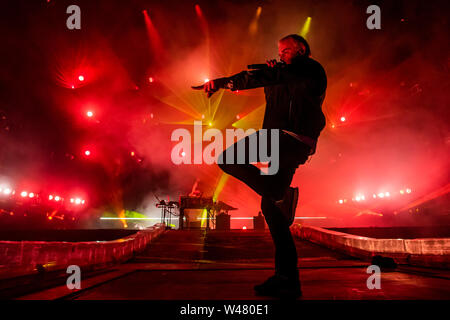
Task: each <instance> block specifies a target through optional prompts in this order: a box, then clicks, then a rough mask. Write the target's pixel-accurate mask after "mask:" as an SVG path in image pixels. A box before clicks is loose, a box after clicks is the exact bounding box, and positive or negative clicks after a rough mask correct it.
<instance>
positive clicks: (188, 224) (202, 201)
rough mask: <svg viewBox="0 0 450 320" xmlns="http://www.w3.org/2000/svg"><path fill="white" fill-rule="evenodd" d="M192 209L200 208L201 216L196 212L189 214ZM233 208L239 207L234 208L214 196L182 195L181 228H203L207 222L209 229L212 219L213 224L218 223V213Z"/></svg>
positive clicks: (207, 228)
mask: <svg viewBox="0 0 450 320" xmlns="http://www.w3.org/2000/svg"><path fill="white" fill-rule="evenodd" d="M192 209H197V210H199V209H200V210H201V212H200V217H198V216H197V217H195V214H193V215H190V214H187V213H188V211H189V210H192ZM231 210H237V208H233V207H232V206H230V205H228V204H226V203H224V202H222V201H214V200H213V198H212V197H189V196H181V197H180V223H179V228H180V229H184V228H203V226H204V225H205V224H206V226H205V227H206V230H209V229H210V228H211V227H210V221H211V223H212V224H213V226H214V225H215V224H216V213H218V212H224V213H225V214H227V213H228V211H231ZM192 220H194V221H192ZM205 220H206V221H205Z"/></svg>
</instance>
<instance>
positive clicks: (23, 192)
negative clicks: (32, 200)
mask: <svg viewBox="0 0 450 320" xmlns="http://www.w3.org/2000/svg"><path fill="white" fill-rule="evenodd" d="M20 196H21V197H23V198H25V197H26V196H28V192H26V191H22V193H21V194H20Z"/></svg>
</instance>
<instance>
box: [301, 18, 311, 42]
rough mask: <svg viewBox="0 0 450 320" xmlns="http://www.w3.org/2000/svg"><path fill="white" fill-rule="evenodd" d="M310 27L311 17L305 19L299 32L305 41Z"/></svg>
mask: <svg viewBox="0 0 450 320" xmlns="http://www.w3.org/2000/svg"><path fill="white" fill-rule="evenodd" d="M310 26H311V17H308V18H306V21H305V23H304V24H303V28H302V30H300V35H301V36H302V37H303V38H305V39H306V35H307V34H308V32H309V29H310Z"/></svg>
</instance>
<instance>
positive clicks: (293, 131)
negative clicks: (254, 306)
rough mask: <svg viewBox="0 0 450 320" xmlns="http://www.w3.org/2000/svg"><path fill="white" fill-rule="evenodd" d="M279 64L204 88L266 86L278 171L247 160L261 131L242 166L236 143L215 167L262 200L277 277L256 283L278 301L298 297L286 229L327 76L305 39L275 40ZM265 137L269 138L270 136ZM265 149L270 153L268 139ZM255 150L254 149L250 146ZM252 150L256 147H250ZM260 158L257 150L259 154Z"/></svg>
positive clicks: (266, 124) (321, 120) (312, 145)
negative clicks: (295, 178) (294, 180)
mask: <svg viewBox="0 0 450 320" xmlns="http://www.w3.org/2000/svg"><path fill="white" fill-rule="evenodd" d="M278 52H279V56H280V60H281V63H277V62H276V61H275V60H270V61H267V66H266V67H262V68H261V69H258V70H254V71H243V72H240V73H238V74H236V75H233V76H231V77H227V78H219V79H214V80H211V81H209V82H207V83H205V84H204V85H202V86H198V87H193V88H194V89H203V90H205V92H206V93H207V95H208V97H210V96H211V95H212V94H214V92H216V91H218V90H219V89H230V90H232V91H235V90H245V89H252V88H258V87H264V93H265V97H266V110H265V115H264V121H263V129H267V131H268V132H269V133H270V131H271V130H277V131H279V139H278V141H277V143H278V148H275V149H278V150H279V169H278V171H277V172H276V174H272V175H263V174H261V171H260V170H259V169H258V168H257V167H256V166H254V165H252V164H251V163H250V161H249V157H248V155H249V154H250V149H251V148H250V145H251V142H253V141H258V143H257V146H256V147H257V148H259V147H260V143H259V139H262V136H261V135H260V134H259V133H260V131H258V132H256V133H254V134H253V135H255V136H256V137H253V138H256V140H253V139H252V136H253V135H250V136H247V137H245V138H244V139H243V140H244V141H243V142H244V143H245V150H246V158H245V163H244V164H242V163H238V161H237V157H236V155H237V151H238V149H239V148H238V147H237V145H238V144H239V143H242V141H241V142H239V141H238V142H236V143H235V144H233V145H232V146H230V147H229V148H228V149H227V150H225V151H224V152H223V153H222V154H221V155H220V156H219V161H218V163H219V166H220V168H221V169H222V170H223V171H224V172H226V173H227V174H230V175H232V176H234V177H235V178H237V179H239V180H241V181H243V182H244V183H246V184H247V185H248V186H249V187H250V188H252V189H253V190H254V191H255V192H257V193H258V194H259V195H260V196H261V197H262V199H261V209H262V212H263V214H264V217H265V219H266V222H267V224H268V226H269V230H270V233H271V235H272V239H273V242H274V245H275V274H274V275H273V276H271V277H270V278H269V279H267V280H266V281H265V282H264V283H262V284H259V285H256V286H255V291H256V293H257V294H258V295H264V296H277V297H284V296H289V297H298V296H301V294H302V292H301V285H300V279H299V272H298V268H297V250H296V247H295V242H294V240H293V238H292V235H291V231H290V229H289V227H290V226H291V224H292V223H293V221H294V217H295V209H296V207H297V201H298V188H292V187H290V184H291V182H292V178H293V176H294V173H295V171H296V169H297V167H298V166H299V165H301V164H304V163H305V162H306V160H307V159H308V158H309V156H311V155H312V154H314V153H315V151H316V144H317V139H318V137H319V135H320V132H321V131H322V129H323V128H324V127H325V116H324V114H323V112H322V103H323V100H324V98H325V91H326V87H327V78H326V74H325V71H324V69H323V68H322V66H321V65H320V64H319V63H318V62H317V61H315V60H313V59H311V52H310V48H309V45H308V43H307V42H306V40H305V39H304V38H303V37H301V36H299V35H296V34H292V35H288V36H286V37H284V38H282V39H281V40H280V41H279V42H278ZM269 133H268V134H267V137H270V136H271V135H270V134H269ZM268 140H269V141H268V142H267V144H268V149H269V151H270V150H271V149H273V148H272V147H273V146H272V145H271V142H270V141H271V139H268ZM252 147H254V146H252ZM229 149H233V150H234V153H233V154H234V157H235V159H228V161H227V151H228V150H229ZM253 150H254V149H253ZM257 154H258V155H259V152H257Z"/></svg>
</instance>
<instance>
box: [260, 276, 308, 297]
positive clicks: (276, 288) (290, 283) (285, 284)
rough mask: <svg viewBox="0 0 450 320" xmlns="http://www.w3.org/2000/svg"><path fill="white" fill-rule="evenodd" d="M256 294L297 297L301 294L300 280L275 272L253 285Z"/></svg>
mask: <svg viewBox="0 0 450 320" xmlns="http://www.w3.org/2000/svg"><path fill="white" fill-rule="evenodd" d="M254 289H255V291H256V295H258V296H270V297H278V298H294V299H295V298H298V297H300V296H301V295H302V290H301V284H300V280H299V279H297V278H294V279H290V278H288V277H286V276H283V275H278V274H275V275H273V276H271V277H270V278H269V279H267V280H266V281H264V282H263V283H261V284H258V285H256V286H255V287H254Z"/></svg>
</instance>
